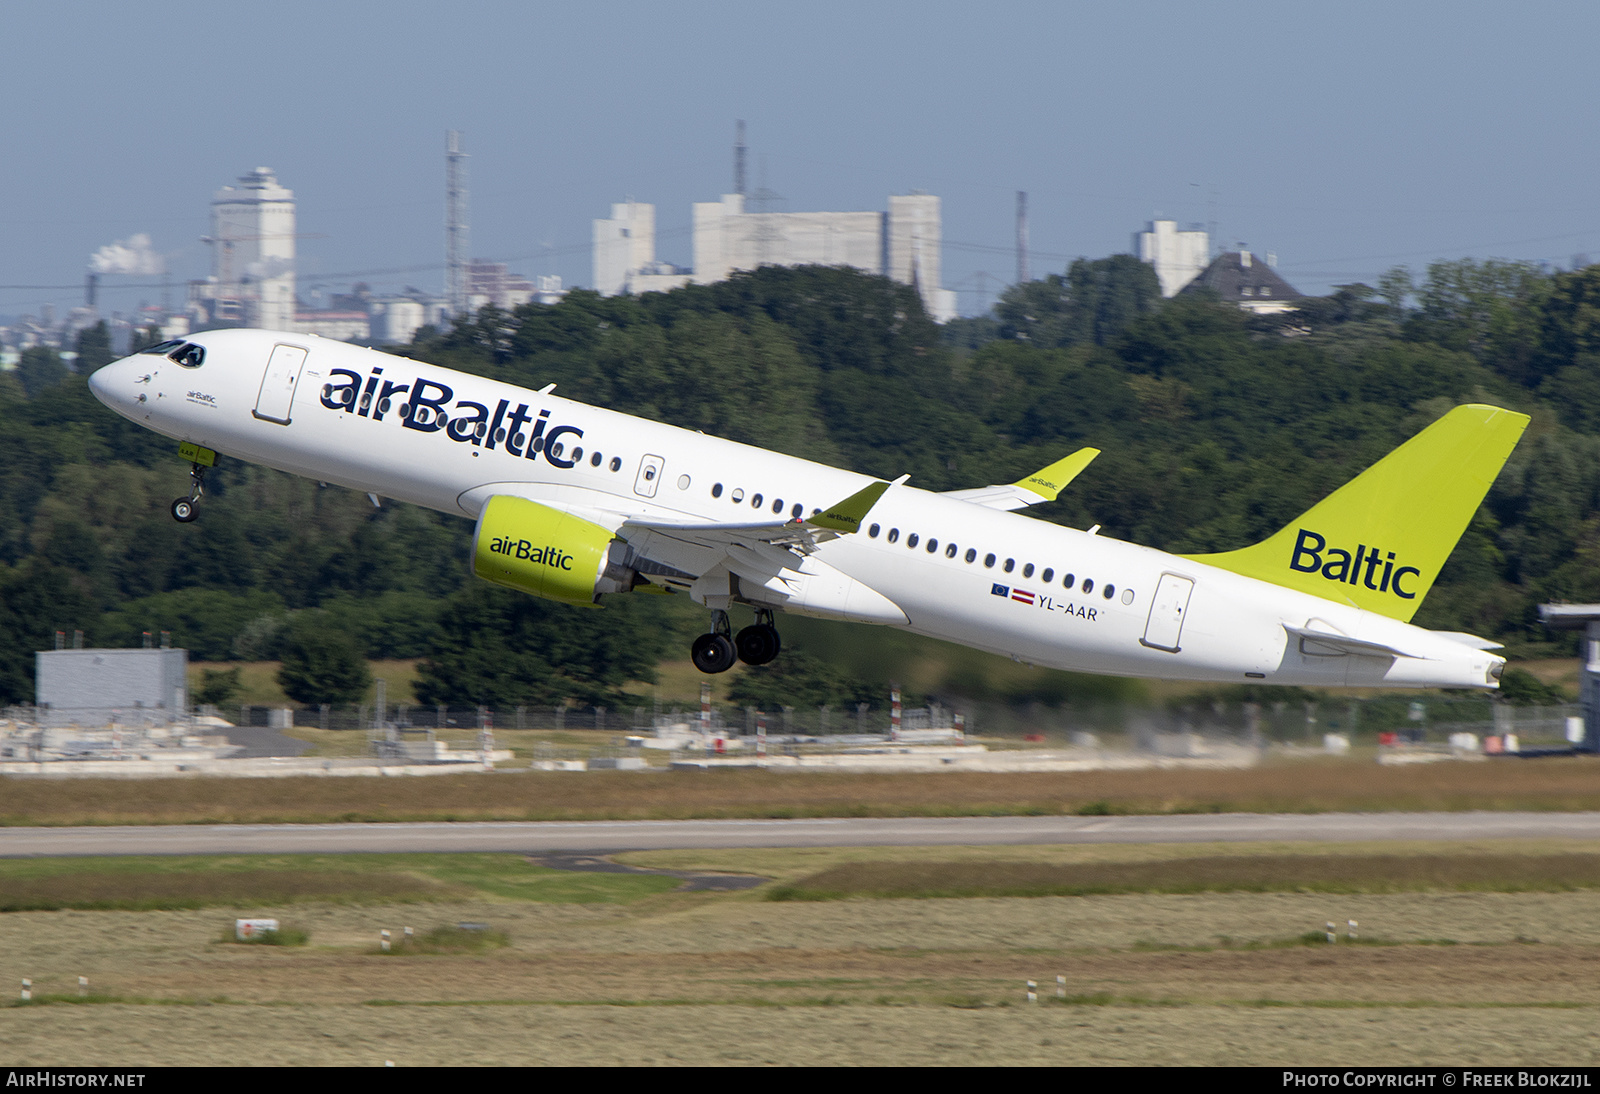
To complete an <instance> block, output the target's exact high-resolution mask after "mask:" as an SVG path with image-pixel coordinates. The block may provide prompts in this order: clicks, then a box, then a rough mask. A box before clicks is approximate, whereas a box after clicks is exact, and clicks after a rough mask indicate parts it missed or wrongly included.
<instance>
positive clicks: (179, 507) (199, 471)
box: [172, 463, 206, 524]
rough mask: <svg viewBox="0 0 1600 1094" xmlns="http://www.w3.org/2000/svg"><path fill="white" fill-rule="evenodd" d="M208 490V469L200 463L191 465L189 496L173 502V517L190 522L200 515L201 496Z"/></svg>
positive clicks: (180, 521)
mask: <svg viewBox="0 0 1600 1094" xmlns="http://www.w3.org/2000/svg"><path fill="white" fill-rule="evenodd" d="M205 492H206V469H205V468H204V467H203V466H202V465H200V464H198V463H191V464H190V465H189V496H188V497H186V498H179V499H177V500H176V501H174V502H173V503H172V519H173V520H175V521H177V522H178V523H179V524H188V523H189V522H190V521H192V520H194V519H195V518H196V517H198V516H199V515H200V509H199V505H200V498H201V496H202V495H204V494H205Z"/></svg>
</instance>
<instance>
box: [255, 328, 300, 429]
mask: <svg viewBox="0 0 1600 1094" xmlns="http://www.w3.org/2000/svg"><path fill="white" fill-rule="evenodd" d="M305 363H306V351H305V350H304V349H303V348H302V347H300V346H284V345H278V346H273V347H272V356H271V357H270V358H269V359H268V360H267V371H266V374H265V375H263V376H262V377H261V394H259V395H257V396H256V410H255V414H256V417H257V418H263V419H265V420H266V421H269V422H278V423H279V424H280V425H288V424H289V408H290V407H291V406H293V405H294V389H295V385H296V384H298V383H299V382H300V368H301V366H302V365H304V364H305Z"/></svg>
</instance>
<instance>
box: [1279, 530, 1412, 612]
mask: <svg viewBox="0 0 1600 1094" xmlns="http://www.w3.org/2000/svg"><path fill="white" fill-rule="evenodd" d="M1394 563H1395V557H1394V552H1393V551H1387V552H1386V551H1384V549H1383V548H1381V547H1368V546H1367V545H1366V544H1365V543H1358V544H1357V545H1356V553H1355V555H1354V556H1353V557H1352V556H1351V554H1350V552H1349V551H1346V550H1344V549H1343V548H1342V547H1329V546H1328V541H1327V539H1326V538H1324V537H1323V536H1320V535H1318V534H1317V533H1316V532H1312V531H1309V530H1308V529H1305V528H1302V529H1300V535H1299V537H1298V538H1296V539H1295V541H1294V555H1293V556H1291V557H1290V559H1289V569H1291V570H1298V571H1299V572H1300V573H1303V574H1315V573H1321V574H1322V576H1323V577H1324V578H1326V579H1327V580H1329V581H1337V582H1340V583H1341V584H1344V585H1363V586H1365V587H1367V588H1368V589H1371V590H1372V591H1373V592H1375V593H1389V592H1392V593H1394V594H1395V595H1396V596H1398V597H1399V598H1400V599H1402V600H1415V599H1416V598H1417V594H1416V593H1408V592H1406V591H1405V589H1404V588H1402V587H1401V584H1400V581H1401V579H1402V578H1404V577H1406V576H1407V575H1408V574H1416V575H1417V576H1418V577H1420V576H1422V571H1421V570H1418V569H1417V568H1416V567H1415V566H1401V567H1398V568H1397V567H1396V566H1395V564H1394Z"/></svg>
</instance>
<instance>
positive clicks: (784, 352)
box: [0, 255, 1600, 704]
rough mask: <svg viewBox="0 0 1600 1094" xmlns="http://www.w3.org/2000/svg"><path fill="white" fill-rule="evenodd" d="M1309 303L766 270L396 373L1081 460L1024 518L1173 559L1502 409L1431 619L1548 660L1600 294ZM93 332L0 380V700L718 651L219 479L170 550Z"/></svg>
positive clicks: (1123, 287) (462, 333)
mask: <svg viewBox="0 0 1600 1094" xmlns="http://www.w3.org/2000/svg"><path fill="white" fill-rule="evenodd" d="M1302 304H1303V306H1302V307H1301V309H1300V310H1298V311H1296V312H1291V313H1287V314H1284V315H1280V316H1272V317H1253V316H1250V315H1248V314H1246V313H1243V312H1240V311H1239V310H1237V309H1235V308H1233V307H1231V306H1229V305H1225V304H1222V303H1221V302H1219V301H1217V300H1214V299H1207V298H1206V297H1204V296H1203V295H1200V296H1195V295H1185V296H1182V297H1178V298H1175V299H1173V300H1162V298H1161V296H1160V293H1159V291H1158V290H1157V287H1156V281H1155V277H1154V274H1153V273H1152V272H1151V270H1150V269H1149V267H1147V266H1144V265H1142V264H1141V263H1139V262H1137V261H1135V260H1134V259H1132V258H1130V257H1128V256H1125V255H1119V256H1114V257H1111V258H1107V259H1100V260H1079V261H1077V262H1074V263H1073V264H1072V265H1071V266H1070V267H1069V268H1068V269H1067V270H1066V271H1065V272H1064V273H1063V274H1059V275H1051V276H1049V277H1047V278H1045V279H1043V280H1040V281H1034V282H1029V283H1026V284H1023V285H1018V286H1013V287H1012V288H1011V289H1009V290H1008V291H1007V292H1006V294H1005V295H1004V297H1003V298H1002V299H1001V301H1000V303H999V304H998V305H996V307H995V309H994V311H993V313H992V314H991V315H989V316H986V317H982V318H976V319H963V320H957V321H955V322H953V323H950V324H948V325H946V326H944V327H942V328H941V327H940V326H938V325H936V324H935V323H933V322H932V321H931V320H930V319H929V318H928V317H927V316H926V315H925V313H924V312H923V310H922V308H921V305H920V302H919V300H918V298H917V295H916V293H915V291H914V290H913V289H911V288H909V287H907V286H903V285H899V284H896V283H894V282H891V281H889V280H887V279H884V278H879V277H872V276H868V275H865V274H861V273H858V272H855V271H852V270H846V269H837V268H823V267H801V268H773V267H769V268H763V269H761V270H758V271H755V272H752V273H747V274H740V275H737V276H735V277H734V278H732V279H731V280H729V281H726V282H723V283H720V284H715V285H708V286H691V287H688V288H684V289H679V290H676V291H674V292H671V293H656V294H648V295H646V296H643V297H638V298H635V297H617V298H609V299H607V298H602V297H600V296H598V295H596V294H594V293H590V292H583V291H577V292H573V293H571V294H569V295H568V296H567V297H566V299H565V300H564V301H563V302H561V303H560V304H557V305H554V306H542V305H527V306H524V307H521V308H518V309H516V310H515V311H514V312H510V313H507V312H504V311H500V310H497V309H494V308H485V309H483V310H482V311H480V312H479V313H477V314H476V315H475V316H473V317H472V318H471V319H469V320H463V321H459V322H457V323H456V324H455V325H454V326H453V327H452V328H451V329H449V330H444V331H438V330H432V329H429V328H424V330H423V331H422V332H419V335H418V338H417V340H416V342H415V343H414V344H413V345H411V346H410V347H407V348H406V350H405V352H406V354H407V355H408V356H411V357H415V358H419V359H423V360H428V361H433V362H436V363H438V364H441V365H446V366H449V367H452V368H458V369H463V370H466V371H470V372H475V373H481V374H484V375H490V376H494V377H496V378H497V379H503V380H508V381H511V382H514V383H519V384H523V385H526V386H529V387H540V386H543V385H545V384H547V383H550V382H552V381H555V382H558V383H559V384H560V390H561V393H562V394H563V395H565V396H567V397H569V398H574V399H578V400H582V401H585V402H592V403H598V404H601V405H605V406H608V407H611V408H613V409H616V410H620V411H623V412H626V413H630V414H638V415H642V416H645V417H649V418H654V419H658V420H661V421H667V422H671V423H674V424H676V425H681V426H686V427H688V428H693V429H702V430H705V431H706V432H708V433H713V434H717V435H719V436H724V437H730V438H732V439H735V440H739V441H745V442H748V443H751V444H757V445H762V446H764V447H768V448H773V449H777V450H780V451H784V452H789V453H793V454H795V455H799V456H804V457H807V458H810V459H815V460H821V461H825V462H828V463H834V464H838V465H842V466H846V467H850V468H853V469H855V470H859V471H862V472H866V473H868V474H873V475H879V476H884V477H894V476H898V475H901V474H905V473H907V472H909V473H910V474H911V476H912V479H911V481H912V484H913V485H917V486H921V487H924V488H927V489H933V490H944V489H954V488H958V487H966V486H979V485H983V484H986V483H990V482H1009V481H1012V480H1014V479H1016V478H1018V477H1020V476H1021V475H1022V474H1024V473H1026V472H1028V471H1031V470H1034V469H1036V468H1038V467H1040V466H1043V465H1044V464H1046V463H1048V462H1050V461H1052V460H1054V459H1056V458H1058V457H1059V456H1060V455H1062V454H1064V453H1065V452H1067V451H1070V450H1072V449H1074V448H1077V447H1079V446H1081V445H1086V444H1088V445H1094V446H1096V447H1099V448H1101V449H1103V450H1104V455H1103V456H1102V457H1101V458H1100V459H1099V460H1098V461H1096V463H1095V464H1094V465H1093V467H1091V468H1090V469H1089V471H1088V472H1087V473H1085V474H1084V475H1083V476H1082V477H1081V478H1080V479H1079V480H1078V481H1076V482H1075V483H1074V484H1073V485H1072V487H1071V488H1070V489H1069V490H1068V491H1067V492H1066V493H1065V494H1064V495H1063V497H1062V498H1061V499H1060V500H1059V501H1057V502H1054V503H1050V504H1048V505H1042V506H1039V507H1038V508H1037V509H1036V510H1033V511H1031V513H1032V515H1037V516H1039V517H1041V518H1042V519H1046V520H1053V521H1058V522H1061V523H1065V524H1070V525H1074V526H1078V527H1087V526H1088V525H1090V524H1100V525H1102V526H1103V527H1104V530H1105V532H1104V534H1107V535H1114V536H1117V537H1119V538H1123V539H1128V540H1132V541H1134V542H1137V543H1143V544H1148V545H1150V546H1154V547H1159V548H1163V549H1167V550H1174V551H1216V550H1226V549H1228V548H1232V547H1237V546H1242V545H1244V544H1247V543H1250V542H1253V541H1255V540H1258V539H1261V538H1263V537H1265V536H1266V535H1268V534H1269V533H1271V532H1272V531H1275V530H1276V529H1277V528H1278V527H1280V526H1281V525H1283V524H1285V523H1287V522H1288V521H1289V520H1291V519H1293V517H1294V516H1296V515H1297V514H1298V513H1299V512H1301V511H1303V510H1304V509H1305V508H1307V507H1308V506H1309V505H1310V504H1311V503H1312V502H1314V501H1316V500H1317V499H1318V498H1319V497H1321V496H1322V495H1324V494H1326V493H1327V492H1328V491H1329V490H1331V489H1333V488H1334V487H1336V486H1338V485H1339V484H1341V483H1343V482H1344V481H1346V480H1347V479H1349V478H1350V477H1352V476H1353V475H1355V474H1356V473H1357V472H1359V471H1360V470H1361V469H1362V468H1364V467H1365V466H1367V465H1368V464H1370V463H1371V462H1372V461H1373V460H1375V459H1376V458H1378V457H1379V456H1381V455H1382V454H1383V453H1385V452H1386V451H1388V450H1389V449H1390V448H1392V447H1393V446H1394V445H1396V444H1398V443H1400V442H1401V441H1402V440H1404V439H1405V438H1406V437H1408V436H1410V435H1411V434H1413V433H1414V432H1416V431H1417V430H1418V429H1420V428H1421V427H1423V426H1424V425H1426V424H1427V423H1428V422H1430V421H1431V420H1432V419H1434V418H1435V417H1437V416H1438V415H1439V414H1441V413H1443V412H1444V411H1445V410H1446V409H1447V408H1449V407H1450V406H1453V405H1455V404H1457V403H1461V402H1466V401H1485V402H1493V403H1497V404H1499V405H1502V406H1508V407H1512V408H1514V409H1517V410H1521V411H1524V412H1526V413H1529V414H1531V415H1532V417H1533V422H1532V425H1531V426H1530V428H1529V430H1528V432H1527V434H1526V436H1525V437H1524V439H1523V441H1522V443H1521V444H1520V445H1519V447H1518V448H1517V451H1516V452H1515V453H1514V454H1513V456H1512V458H1511V461H1510V463H1509V464H1508V465H1507V467H1506V469H1505V471H1504V472H1503V473H1502V475H1501V476H1500V479H1499V480H1498V482H1496V484H1495V486H1494V488H1493V490H1492V491H1491V493H1490V495H1489V498H1488V501H1487V503H1486V504H1485V505H1484V507H1483V508H1482V510H1481V511H1480V512H1479V514H1478V516H1477V517H1476V519H1475V520H1474V521H1473V523H1472V525H1471V527H1470V528H1469V530H1468V533H1467V535H1466V537H1465V538H1464V539H1463V540H1462V542H1461V544H1460V545H1459V547H1458V548H1457V550H1456V552H1455V554H1454V555H1453V556H1452V558H1451V561H1450V563H1449V564H1448V566H1447V567H1446V570H1445V572H1444V573H1443V575H1442V576H1441V578H1440V580H1439V582H1438V584H1437V585H1436V586H1435V589H1434V591H1433V593H1432V594H1431V596H1430V597H1429V599H1428V600H1427V602H1426V603H1425V604H1424V605H1423V607H1422V610H1421V612H1420V613H1419V614H1418V617H1417V620H1416V622H1418V623H1420V624H1421V625H1423V626H1429V627H1436V628H1441V629H1450V630H1465V631H1472V632H1474V633H1477V634H1482V635H1485V636H1491V637H1494V638H1496V639H1498V640H1499V641H1502V642H1505V643H1506V644H1507V646H1508V650H1509V652H1510V653H1511V654H1512V655H1513V656H1534V655H1542V654H1547V653H1551V652H1555V651H1558V650H1564V649H1566V648H1567V647H1566V646H1564V645H1563V644H1562V643H1563V641H1569V640H1562V639H1558V638H1554V637H1552V636H1551V635H1549V634H1547V633H1546V632H1545V631H1544V630H1543V629H1542V628H1541V627H1540V625H1539V623H1538V615H1537V605H1538V604H1539V603H1540V602H1542V601H1546V600H1559V599H1565V600H1600V266H1591V267H1588V268H1585V269H1579V270H1574V271H1570V272H1569V271H1554V272H1551V271H1544V270H1541V269H1539V268H1537V267H1534V266H1531V265H1527V264H1522V263H1512V262H1501V261H1492V260H1491V261H1484V262H1478V261H1472V260H1463V261H1458V262H1444V263H1438V264H1435V265H1433V266H1430V267H1429V268H1428V270H1427V271H1426V273H1425V274H1424V275H1422V276H1421V277H1420V278H1416V279H1414V278H1413V277H1412V275H1411V274H1410V273H1409V272H1408V271H1405V270H1403V269H1397V270H1393V271H1390V273H1389V274H1387V275H1385V276H1384V277H1383V278H1382V279H1380V282H1379V285H1378V286H1377V288H1369V287H1367V286H1364V285H1352V286H1346V287H1344V288H1341V289H1340V290H1339V291H1337V292H1335V293H1334V294H1332V295H1331V296H1327V297H1319V298H1313V299H1308V300H1305V301H1303V302H1302ZM102 335H103V329H102V330H99V331H96V329H95V328H91V329H90V330H88V331H85V332H84V339H85V341H84V342H83V343H82V344H80V345H79V347H78V349H79V352H80V355H79V357H78V360H77V362H76V363H75V365H76V367H75V369H69V368H68V367H66V366H65V365H63V364H62V362H61V360H60V358H59V357H58V356H57V355H56V354H55V353H54V352H53V351H50V350H48V349H32V350H29V351H27V352H26V354H25V355H24V358H23V360H22V362H21V363H20V365H19V367H18V368H17V369H15V370H12V371H10V372H6V373H0V422H3V423H4V428H3V429H0V702H25V701H31V699H32V695H33V686H32V679H31V677H32V671H33V651H35V650H38V649H48V648H50V647H51V645H52V641H53V635H54V632H56V631H66V632H69V633H70V632H72V631H80V630H81V631H82V632H84V635H85V638H86V641H87V642H88V643H90V644H100V645H109V646H130V645H138V644H139V642H140V638H141V634H142V632H144V631H158V630H166V631H170V632H171V633H172V639H173V642H174V644H177V645H181V646H184V647H186V648H188V649H189V650H190V651H191V653H192V655H193V656H194V657H195V658H196V659H203V660H262V659H277V658H279V657H280V656H282V655H283V654H284V653H285V651H286V650H289V649H291V648H300V647H298V646H295V645H294V644H295V643H297V642H298V643H299V644H300V646H304V644H305V643H304V638H303V636H304V635H306V634H308V633H311V632H312V631H315V630H318V629H321V630H327V631H331V632H337V633H339V634H341V635H345V636H348V637H349V639H350V640H351V641H353V643H354V644H355V646H356V647H357V648H359V649H360V650H361V651H363V652H365V653H366V655H367V656H369V657H372V658H380V657H420V658H425V659H426V660H425V661H424V663H423V666H422V672H421V680H420V683H419V685H418V690H419V692H425V693H426V694H425V695H420V694H419V698H421V699H423V701H426V702H451V703H454V702H490V703H494V704H510V703H546V702H554V701H558V700H559V699H561V698H563V697H565V698H572V699H576V700H579V701H582V702H600V701H603V700H604V699H605V698H606V697H607V696H609V695H614V694H615V691H616V689H617V688H619V687H620V686H621V685H622V684H623V683H625V682H626V681H627V680H629V679H634V680H638V679H645V680H648V679H650V678H651V674H652V673H653V671H654V665H655V664H656V663H657V662H658V661H659V660H660V659H661V658H663V657H665V656H672V657H681V656H682V650H681V646H682V640H683V638H684V636H685V633H686V631H687V632H692V631H693V630H694V629H695V628H697V627H699V626H701V625H702V624H703V621H702V620H700V618H699V614H698V610H696V611H695V612H685V611H684V610H683V607H682V605H678V604H674V603H673V601H674V600H675V599H677V598H666V597H632V598H628V597H612V598H608V609H607V610H606V611H603V612H585V611H582V610H578V609H571V608H567V607H563V606H560V605H556V604H550V603H547V602H542V601H536V600H532V599H531V598H527V597H517V596H515V595H513V594H509V593H506V592H504V591H503V590H498V589H490V588H488V587H486V586H484V585H482V584H481V583H477V582H474V581H472V580H471V579H470V578H469V576H468V571H467V565H466V552H467V547H468V541H469V539H470V535H469V533H470V527H469V525H468V524H467V523H466V522H465V521H462V520H460V519H457V518H451V517H445V516H441V515H438V514H434V513H430V512H427V511H423V510H419V509H415V508H412V507H408V506H404V505H398V504H393V503H385V505H384V506H383V508H381V509H374V508H373V507H372V506H371V505H370V504H369V503H368V502H367V500H366V499H365V498H364V497H362V496H361V495H358V494H353V493H351V492H348V491H344V490H340V489H337V488H321V487H319V486H318V485H317V484H316V483H314V482H309V481H306V480H302V479H296V478H291V477H289V476H287V475H282V474H279V473H277V472H272V471H266V470H263V469H261V468H256V467H251V466H249V465H246V464H243V463H240V462H238V461H234V460H229V459H226V458H224V459H223V460H222V461H221V464H220V466H219V467H218V469H217V470H216V471H215V472H214V473H213V474H212V476H211V477H210V478H209V479H208V483H207V486H208V493H209V496H208V498H207V508H206V512H205V514H204V517H203V519H202V520H201V521H199V522H198V523H196V524H189V525H180V524H177V523H176V522H174V521H173V520H172V519H171V517H170V516H169V515H168V512H167V505H168V503H169V502H170V501H171V499H172V498H173V497H174V496H176V495H178V494H180V493H182V492H184V490H185V488H186V482H187V468H186V466H185V465H184V464H183V463H182V462H181V461H180V460H179V459H178V457H177V455H176V452H175V450H174V449H175V446H174V445H172V444H171V443H169V442H167V441H166V440H164V439H163V438H160V437H157V436H156V435H154V434H152V433H149V432H147V431H145V430H142V429H139V428H137V427H136V426H134V425H132V424H131V423H129V422H127V421H125V420H124V419H122V418H120V417H118V416H117V415H115V414H113V413H111V412H110V411H109V410H107V409H105V408H103V407H102V406H100V405H99V403H97V402H96V401H95V400H94V398H93V397H92V396H91V395H90V394H89V391H88V389H87V386H86V384H85V382H84V377H85V374H86V372H87V370H88V369H89V368H91V367H92V366H93V365H94V364H95V363H96V362H98V361H101V360H104V359H105V358H107V357H109V343H108V342H106V343H105V344H104V345H102V344H101V341H100V339H101V336H102ZM816 675H817V674H815V673H813V674H812V677H815V676H816ZM781 676H782V674H774V676H773V680H772V683H771V685H770V686H772V687H775V688H776V687H782V688H791V689H793V688H800V689H802V690H803V689H804V688H805V687H810V686H811V685H810V684H809V683H804V682H800V683H796V682H794V681H784V680H782V679H780V677H781ZM757 683H758V682H757V681H756V680H754V679H752V682H751V684H750V685H749V686H752V687H753V686H757ZM856 683H857V682H854V681H851V680H848V679H845V678H843V677H841V678H840V680H839V682H838V684H837V688H838V689H842V691H850V690H851V689H852V688H854V687H855V686H856ZM844 698H845V697H844V696H841V701H843V699H844Z"/></svg>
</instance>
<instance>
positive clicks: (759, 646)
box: [734, 612, 783, 665]
mask: <svg viewBox="0 0 1600 1094" xmlns="http://www.w3.org/2000/svg"><path fill="white" fill-rule="evenodd" d="M734 647H735V648H736V649H737V650H738V651H739V660H741V661H743V662H744V663H745V664H747V665H765V664H766V663H767V662H769V661H771V660H772V659H773V658H774V657H777V656H778V651H779V650H781V649H783V642H782V641H781V640H780V639H779V638H778V628H777V627H774V626H773V625H772V613H771V612H757V613H756V621H755V622H754V623H752V624H751V625H750V626H748V627H746V628H745V629H744V630H742V631H740V632H739V636H738V637H737V638H736V639H734Z"/></svg>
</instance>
